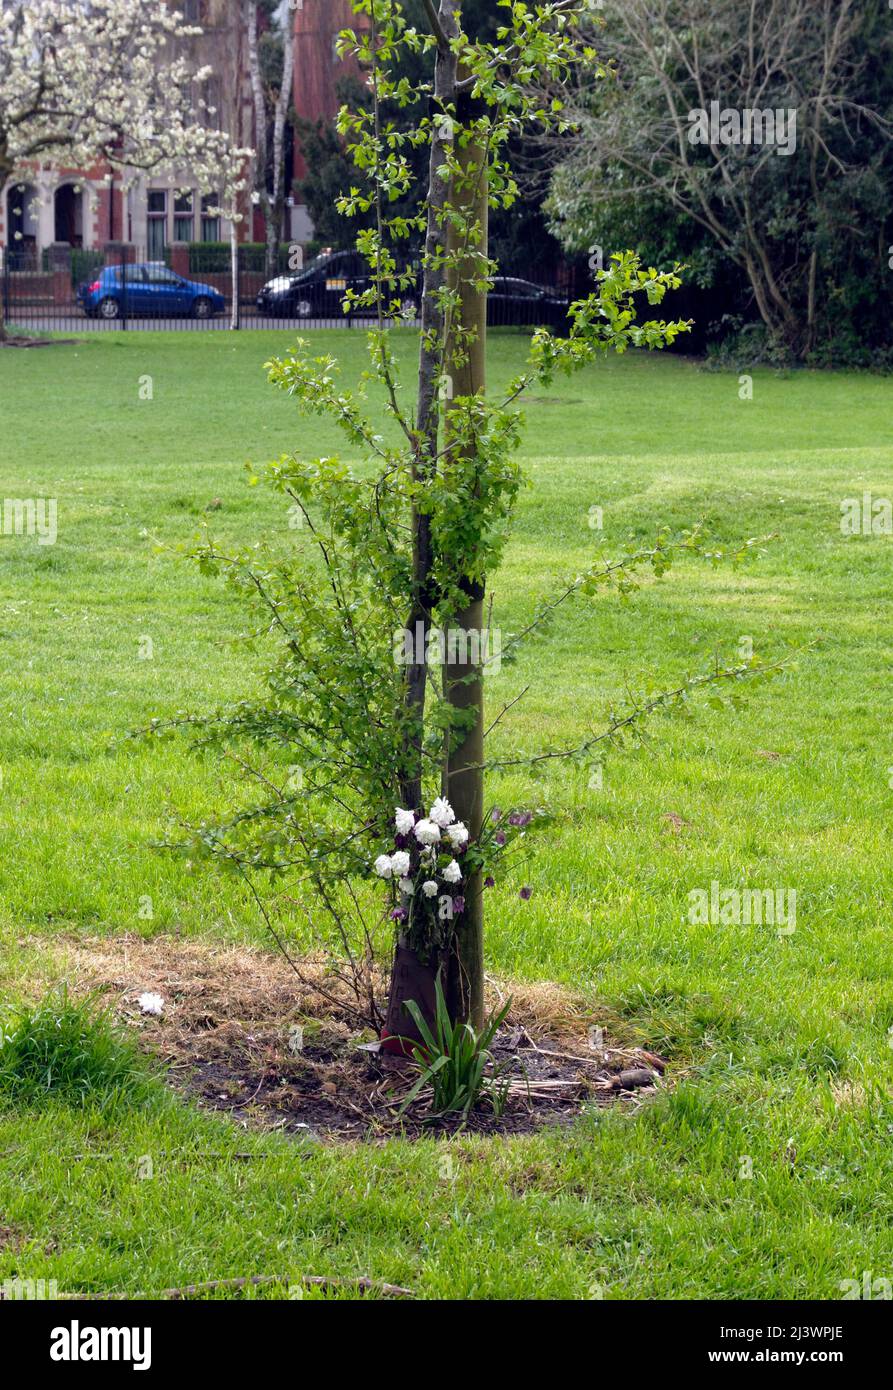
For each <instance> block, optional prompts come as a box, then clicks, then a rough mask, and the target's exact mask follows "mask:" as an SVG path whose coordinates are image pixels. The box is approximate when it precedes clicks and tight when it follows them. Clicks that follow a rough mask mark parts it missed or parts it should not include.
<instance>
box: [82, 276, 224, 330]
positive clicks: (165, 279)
mask: <svg viewBox="0 0 893 1390" xmlns="http://www.w3.org/2000/svg"><path fill="white" fill-rule="evenodd" d="M78 299H79V301H80V303H81V307H82V308H83V310H84V313H85V314H87V316H88V317H89V318H94V317H95V316H96V315H98V316H99V317H100V318H101V319H108V320H112V319H117V318H120V317H121V315H122V314H125V313H126V314H128V315H130V314H151V315H152V316H153V318H168V317H172V316H174V315H179V314H189V315H191V316H192V318H195V319H209V318H211V316H212V315H213V314H222V313H223V310H224V309H225V307H226V302H225V300H224V298H223V295H222V294H221V293H220V292H219V290H215V289H213V288H212V286H211V285H199V284H196V283H195V281H193V280H184V279H183V277H182V275H177V274H175V273H174V271H172V270H168V268H167V266H166V265H164V264H162V263H161V262H160V261H149V262H147V263H144V264H142V265H139V264H138V265H126V266H124V265H109V266H106V268H105V270H103V271H101V272H100V276H99V279H98V280H94V281H93V283H92V284H90V285H81V287H80V289H79V290H78Z"/></svg>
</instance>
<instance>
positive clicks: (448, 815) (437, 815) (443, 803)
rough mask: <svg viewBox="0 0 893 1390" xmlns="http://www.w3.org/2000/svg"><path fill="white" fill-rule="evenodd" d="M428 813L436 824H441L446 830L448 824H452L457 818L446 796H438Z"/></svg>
mask: <svg viewBox="0 0 893 1390" xmlns="http://www.w3.org/2000/svg"><path fill="white" fill-rule="evenodd" d="M428 815H429V819H430V820H433V822H434V824H435V825H439V826H440V827H441V829H442V830H445V829H446V827H447V826H448V825H452V823H453V821H454V820H455V819H456V813H455V811H454V810H453V808H452V806H451V805H450V803H449V802H448V801H447V799H446V797H445V796H439V797H438V798H437V800H436V801H435V803H434V805H433V806H432V807H431V810H430V811H429V813H428Z"/></svg>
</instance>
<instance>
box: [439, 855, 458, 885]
mask: <svg viewBox="0 0 893 1390" xmlns="http://www.w3.org/2000/svg"><path fill="white" fill-rule="evenodd" d="M442 877H443V879H444V881H445V882H446V883H458V882H459V880H460V879H461V877H462V870H461V869H460V868H459V865H458V864H457V863H456V861H455V859H451V860H450V862H449V864H447V866H446V868H445V869H444V871H443V875H442Z"/></svg>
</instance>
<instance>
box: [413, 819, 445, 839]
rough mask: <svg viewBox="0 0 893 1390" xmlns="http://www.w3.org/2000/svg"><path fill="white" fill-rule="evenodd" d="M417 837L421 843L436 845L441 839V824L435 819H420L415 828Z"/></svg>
mask: <svg viewBox="0 0 893 1390" xmlns="http://www.w3.org/2000/svg"><path fill="white" fill-rule="evenodd" d="M415 837H416V839H417V840H418V842H419V844H420V845H436V844H437V842H438V840H439V839H440V826H439V825H436V824H435V822H434V821H433V820H420V821H419V823H418V825H417V826H416V828H415Z"/></svg>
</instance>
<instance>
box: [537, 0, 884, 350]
mask: <svg viewBox="0 0 893 1390" xmlns="http://www.w3.org/2000/svg"><path fill="white" fill-rule="evenodd" d="M600 13H601V15H602V17H603V18H602V23H601V25H600V26H599V28H598V29H597V31H596V33H597V42H598V45H599V51H600V52H601V53H602V55H603V56H604V58H605V60H606V61H608V62H610V63H611V64H612V66H613V72H614V76H613V78H612V80H611V81H610V82H607V83H600V84H593V83H592V81H591V80H589V79H588V78H587V77H586V75H585V74H583V75H582V81H581V82H579V83H578V85H577V86H576V88H575V90H574V91H573V92H572V93H571V94H562V95H565V96H567V97H568V105H569V112H570V114H571V115H572V116H573V117H574V118H575V120H576V121H577V122H578V123H579V133H578V135H577V136H575V138H574V139H573V141H566V140H564V141H562V142H560V143H556V142H554V141H553V142H552V153H553V156H554V158H555V159H556V161H557V166H558V167H557V169H556V172H555V174H554V178H553V181H552V190H551V197H550V210H551V215H552V217H553V221H554V224H555V227H556V230H557V233H558V235H559V236H560V237H561V238H562V240H563V242H564V243H565V245H566V246H567V247H568V248H569V249H570V250H573V251H577V252H582V253H588V252H589V251H590V249H591V248H592V247H593V246H599V247H602V248H603V252H604V254H605V255H607V253H608V252H609V251H610V250H615V249H618V248H619V247H627V246H633V247H635V248H636V249H637V250H639V251H640V252H641V254H642V255H644V256H647V257H648V258H653V259H654V260H655V261H659V259H660V258H662V257H664V256H672V257H673V258H675V259H678V260H684V261H685V262H686V263H688V264H690V265H691V266H692V271H693V273H694V275H695V276H696V277H697V279H698V281H699V283H701V284H702V285H712V286H716V287H718V288H719V290H720V291H721V293H720V295H719V308H720V309H722V310H724V311H725V312H726V313H738V314H739V315H741V316H742V317H743V318H744V319H745V320H756V321H757V322H758V323H759V324H760V325H761V326H762V332H761V334H760V335H759V336H760V337H761V338H762V341H763V343H764V344H765V347H766V350H767V351H768V352H769V353H770V354H772V355H774V356H777V357H781V358H792V359H795V360H807V361H824V362H846V361H848V362H857V363H859V362H866V363H867V362H870V361H872V360H877V359H881V360H883V359H884V357H885V355H890V354H891V353H893V332H891V321H893V272H891V269H890V260H891V251H890V243H891V242H893V212H891V208H893V143H891V135H893V25H891V22H890V10H889V7H888V5H887V4H886V3H885V0H865V2H863V0H745V3H740V0H623V3H613V0H610V2H609V3H608V4H606V5H605V6H604V8H603V9H602V10H601V11H600ZM713 102H716V103H717V104H718V107H719V108H720V110H729V111H733V112H741V111H743V110H744V109H746V108H750V109H760V110H763V111H765V110H770V109H771V110H773V111H774V110H776V109H778V110H784V111H788V110H790V111H794V112H795V113H796V138H795V142H794V146H793V148H791V149H788V150H787V151H786V152H784V153H779V147H778V145H777V144H772V143H763V144H745V143H729V142H727V141H726V140H725V139H724V138H723V137H722V136H720V137H719V138H717V131H716V128H715V126H714V129H713V131H712V133H711V135H710V138H709V139H708V140H707V141H706V142H705V143H693V142H692V139H691V138H690V132H691V130H692V127H693V121H694V117H695V113H698V112H701V111H706V112H708V113H709V111H710V107H711V103H713ZM736 285H737V286H740V287H741V289H740V290H738V291H736V289H735V286H736ZM749 336H750V338H751V341H753V335H752V334H750V335H749Z"/></svg>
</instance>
